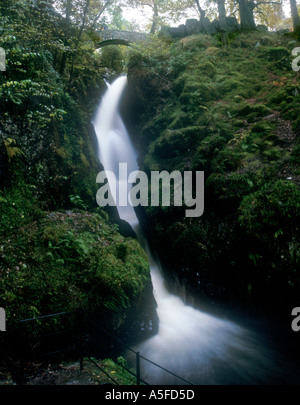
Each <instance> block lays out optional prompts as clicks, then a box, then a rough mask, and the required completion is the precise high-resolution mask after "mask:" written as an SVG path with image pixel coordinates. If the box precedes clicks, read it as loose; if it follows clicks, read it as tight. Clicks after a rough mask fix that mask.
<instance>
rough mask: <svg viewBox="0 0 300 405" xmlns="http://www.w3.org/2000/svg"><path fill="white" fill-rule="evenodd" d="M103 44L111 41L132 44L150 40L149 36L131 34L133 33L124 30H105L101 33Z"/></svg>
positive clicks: (137, 33)
mask: <svg viewBox="0 0 300 405" xmlns="http://www.w3.org/2000/svg"><path fill="white" fill-rule="evenodd" d="M100 36H101V40H102V41H101V42H100V44H101V43H104V42H105V41H111V40H121V41H125V42H128V43H132V42H135V43H136V42H143V41H146V39H147V38H148V35H147V34H143V33H141V32H131V31H122V30H109V29H108V30H103V31H101V33H100Z"/></svg>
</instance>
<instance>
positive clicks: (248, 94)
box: [129, 32, 300, 311]
mask: <svg viewBox="0 0 300 405" xmlns="http://www.w3.org/2000/svg"><path fill="white" fill-rule="evenodd" d="M297 44H298V41H297V38H295V37H293V36H292V35H289V34H288V35H279V34H277V33H267V32H253V33H234V34H230V35H229V44H228V46H227V47H223V46H222V43H221V38H220V37H219V36H218V35H215V36H205V35H202V34H201V35H195V36H191V37H187V38H183V39H182V40H180V41H174V42H172V43H164V42H161V45H160V47H159V46H156V47H153V48H151V47H148V48H146V49H141V48H140V49H136V50H135V51H134V52H132V54H131V58H130V62H129V80H130V84H131V92H130V96H132V94H136V95H137V100H138V102H137V103H136V105H135V107H136V111H137V112H138V118H139V120H138V122H139V123H138V125H136V126H135V127H134V128H135V130H134V136H135V140H136V143H137V145H138V147H139V152H140V162H141V168H142V170H145V171H146V172H148V173H149V172H150V171H151V170H160V171H161V170H168V171H169V172H172V171H173V170H180V171H184V170H192V171H196V170H198V171H204V172H205V209H204V214H203V215H202V216H201V217H199V218H185V216H184V209H182V208H180V207H179V208H178V207H174V206H171V207H169V208H168V207H161V206H160V207H146V216H147V218H148V220H149V221H148V230H149V236H150V238H151V240H152V243H153V245H154V246H155V248H156V249H157V251H158V253H159V256H160V258H161V260H162V262H163V263H164V265H165V267H166V268H167V269H168V270H169V275H171V277H173V278H174V279H175V280H176V279H179V280H180V281H181V282H184V283H187V285H188V288H189V290H190V291H194V295H195V296H196V297H198V298H199V297H203V296H206V297H209V298H211V297H215V298H216V297H218V298H220V297H221V298H225V297H226V300H227V302H228V299H229V300H230V299H233V300H236V299H238V300H239V301H240V302H244V303H245V302H247V304H250V305H252V304H254V305H256V306H258V307H259V308H260V309H268V310H270V309H273V308H274V306H276V307H281V309H282V310H283V311H284V310H285V308H286V305H288V303H289V302H293V304H294V303H295V302H297V300H298V299H299V297H297V293H298V291H299V283H300V279H299V274H297V268H298V266H299V239H298V236H299V208H300V191H299V184H300V176H299V175H300V173H299V132H300V121H299V117H300V83H299V73H297V72H295V71H293V70H292V67H291V62H292V55H291V52H292V49H293V48H294V47H296V46H297ZM141 106H142V107H141ZM183 208H184V207H183Z"/></svg>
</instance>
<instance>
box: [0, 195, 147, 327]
mask: <svg viewBox="0 0 300 405" xmlns="http://www.w3.org/2000/svg"><path fill="white" fill-rule="evenodd" d="M10 198H11V197H10ZM3 200H4V197H1V201H0V204H1V205H3V204H5V207H10V205H12V203H11V200H10V199H9V201H8V196H7V195H5V201H3ZM28 203H29V201H28ZM24 206H25V203H24V201H22V209H23V210H24ZM10 209H11V211H10V212H8V208H6V211H5V212H6V213H7V214H6V217H5V218H7V219H4V221H2V226H3V224H4V225H5V224H6V220H8V217H9V216H10V221H9V222H10V224H12V225H11V226H10V227H9V232H8V231H7V232H6V235H7V236H6V239H5V240H2V241H1V244H0V249H1V251H0V254H1V258H2V260H1V265H0V283H1V289H0V291H1V292H0V300H1V303H2V305H3V306H4V307H5V308H6V309H7V320H8V322H9V323H11V322H12V323H13V322H14V320H16V319H20V318H28V317H31V316H36V315H38V314H47V313H53V312H57V311H66V310H70V311H76V310H77V309H78V310H87V311H90V312H92V311H95V310H97V311H98V312H99V311H100V313H102V314H103V316H105V317H107V322H108V324H110V323H111V322H113V316H114V315H113V314H114V313H120V312H122V311H124V310H126V309H127V308H130V307H131V306H132V305H134V303H135V300H136V299H137V298H138V297H139V296H140V294H142V293H143V290H144V287H145V282H146V281H147V280H149V265H148V262H147V257H146V255H145V253H144V251H143V249H142V248H141V247H140V245H139V244H138V242H137V241H135V240H133V239H130V238H127V239H126V238H123V237H122V236H121V235H120V234H119V233H118V232H117V231H116V230H115V229H114V227H112V226H111V225H109V224H108V223H106V221H105V220H104V219H103V217H102V216H100V215H98V214H89V213H87V212H82V213H79V212H78V213H74V212H71V211H70V212H69V213H68V214H66V213H59V212H52V213H49V214H48V215H46V216H45V217H44V218H42V219H38V218H37V217H36V218H35V221H33V220H34V218H26V217H25V218H24V219H23V224H22V226H20V220H19V219H18V218H16V221H15V222H16V223H15V227H13V225H14V223H13V222H12V218H13V215H14V216H15V217H17V216H18V212H19V207H18V206H15V205H12V208H10ZM22 212H23V211H22ZM17 221H18V225H19V226H18V227H17ZM111 326H112V327H113V325H111Z"/></svg>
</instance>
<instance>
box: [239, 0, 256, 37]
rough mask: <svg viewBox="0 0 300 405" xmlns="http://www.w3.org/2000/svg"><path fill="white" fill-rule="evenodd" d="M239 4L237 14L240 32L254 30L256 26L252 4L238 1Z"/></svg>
mask: <svg viewBox="0 0 300 405" xmlns="http://www.w3.org/2000/svg"><path fill="white" fill-rule="evenodd" d="M238 3H239V13H240V22H241V29H242V30H247V31H250V30H255V29H256V25H255V22H254V15H253V9H254V2H253V1H252V0H238Z"/></svg>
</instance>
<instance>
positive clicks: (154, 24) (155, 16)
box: [150, 1, 158, 34]
mask: <svg viewBox="0 0 300 405" xmlns="http://www.w3.org/2000/svg"><path fill="white" fill-rule="evenodd" d="M157 20H158V7H157V3H156V1H155V2H154V4H153V20H152V26H151V30H150V34H155V32H156V28H157Z"/></svg>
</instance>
